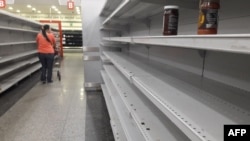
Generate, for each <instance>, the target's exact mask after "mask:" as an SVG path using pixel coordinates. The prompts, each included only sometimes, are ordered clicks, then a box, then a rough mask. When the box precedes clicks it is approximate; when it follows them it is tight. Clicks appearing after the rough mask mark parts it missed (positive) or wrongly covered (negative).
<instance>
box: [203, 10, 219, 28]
mask: <svg viewBox="0 0 250 141" xmlns="http://www.w3.org/2000/svg"><path fill="white" fill-rule="evenodd" d="M217 26H218V9H203V10H201V11H200V15H199V29H210V28H217Z"/></svg>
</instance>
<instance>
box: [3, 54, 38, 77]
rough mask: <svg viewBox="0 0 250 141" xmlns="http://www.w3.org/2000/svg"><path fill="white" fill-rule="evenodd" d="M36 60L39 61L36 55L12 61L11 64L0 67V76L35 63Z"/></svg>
mask: <svg viewBox="0 0 250 141" xmlns="http://www.w3.org/2000/svg"><path fill="white" fill-rule="evenodd" d="M38 61H39V59H38V57H33V58H31V59H29V60H24V61H20V62H17V63H14V64H12V65H9V66H7V67H4V68H3V69H2V68H1V69H0V77H2V76H4V75H7V74H9V73H12V72H13V71H16V70H18V69H20V68H23V67H25V66H29V65H31V64H34V63H37V62H38Z"/></svg>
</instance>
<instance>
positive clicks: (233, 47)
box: [101, 0, 250, 141]
mask: <svg viewBox="0 0 250 141" xmlns="http://www.w3.org/2000/svg"><path fill="white" fill-rule="evenodd" d="M112 2H114V1H112V0H109V1H108V2H107V5H106V6H105V8H104V10H103V12H102V16H105V17H106V18H105V19H104V20H103V23H102V25H101V27H105V26H106V27H108V28H109V29H114V28H115V27H116V26H124V28H122V30H121V33H120V34H115V33H116V32H117V31H116V30H108V29H107V30H108V31H109V33H108V34H106V36H105V37H104V38H103V41H102V42H103V43H105V44H106V45H102V48H103V52H102V54H103V55H104V56H105V57H106V58H108V59H109V60H110V61H111V62H112V64H114V66H107V65H105V64H104V65H103V66H104V67H103V68H104V71H105V72H106V74H107V75H108V77H109V79H111V82H112V83H113V85H114V86H113V87H115V88H113V87H112V88H113V89H116V90H117V93H118V94H120V97H121V98H123V99H128V98H124V97H123V95H122V92H124V91H126V92H127V95H140V97H139V99H136V98H135V101H136V102H135V101H134V102H135V103H137V102H139V103H140V101H142V99H143V98H142V96H143V97H144V98H145V99H144V100H145V101H144V104H146V105H150V104H151V106H148V107H146V106H145V107H144V108H145V109H146V108H152V107H153V108H155V109H157V110H159V111H160V112H159V113H161V114H164V118H165V119H169V120H170V121H171V122H172V123H173V124H174V126H175V127H176V129H178V132H177V131H176V132H175V133H176V134H178V133H179V134H184V135H185V136H186V137H187V139H176V140H178V141H183V140H192V141H221V140H223V135H224V134H223V131H224V130H223V127H224V125H225V124H233V125H239V124H250V104H249V100H250V91H249V87H248V86H249V84H250V75H249V73H248V72H249V70H250V67H249V64H248V62H247V60H249V59H250V57H249V53H250V41H249V38H250V34H249V33H248V32H247V31H249V29H250V26H248V25H246V24H244V23H247V22H249V21H250V20H249V19H250V16H249V15H248V14H246V13H249V11H250V10H249V8H247V7H245V6H243V5H249V2H248V1H244V2H242V3H241V4H238V3H236V2H235V1H233V0H228V1H227V2H224V1H221V6H222V8H221V11H220V12H221V13H222V14H221V15H220V18H221V21H220V22H219V24H220V26H219V28H218V29H219V32H218V33H219V34H218V35H193V34H195V33H196V30H197V17H198V12H199V11H198V6H199V4H198V2H199V1H197V0H186V1H181V0H168V1H161V0H141V1H139V0H138V1H137V0H124V1H120V3H119V4H118V3H113V4H112ZM165 5H178V6H179V7H180V9H179V12H180V17H179V18H180V20H179V29H181V31H182V32H180V35H177V36H161V35H162V15H163V13H164V10H163V7H164V6H165ZM230 5H231V6H230ZM109 6H110V7H109ZM115 6H116V7H117V8H115ZM232 6H233V7H232ZM241 7H242V8H241ZM232 9H233V10H232ZM241 11H247V12H246V13H244V12H241ZM220 12H219V14H220ZM195 14H196V15H195ZM238 23H240V26H238ZM244 26H245V27H244ZM194 28H195V31H194ZM191 30H192V31H191ZM193 31H194V32H193ZM230 32H232V33H230ZM104 33H105V32H104ZM190 33H192V34H190ZM181 34H183V35H181ZM112 44H113V45H112ZM119 44H126V46H127V47H123V46H121V45H119ZM113 47H118V48H121V52H108V51H107V50H109V51H112V49H113ZM175 55H176V56H175ZM193 56H194V57H193ZM103 58H104V57H103ZM230 63H231V64H230ZM237 67H239V68H237ZM241 73H242V74H241ZM118 74H119V75H118ZM120 74H122V75H124V76H121V75H120ZM125 82H126V83H125ZM104 83H105V85H106V88H107V89H108V88H109V86H108V85H107V84H106V83H107V82H106V81H105V80H104ZM108 83H110V82H108ZM131 89H133V90H135V89H136V90H135V91H131ZM138 90H139V91H138ZM123 99H122V100H123ZM146 99H147V100H148V101H147V100H146ZM122 102H123V103H121V104H124V103H125V105H126V102H127V101H126V100H123V101H122ZM130 102H131V101H129V102H128V103H130ZM114 106H117V105H114ZM127 109H129V106H128V108H127ZM124 110H125V109H124ZM159 113H150V112H149V113H148V115H146V116H145V115H144V117H148V116H149V117H150V116H152V117H161V116H160V115H161V114H159ZM118 118H119V117H118ZM131 120H132V121H133V120H134V119H133V118H131ZM150 122H152V123H154V120H150ZM168 129H169V130H170V129H172V128H168ZM159 134H160V135H158V136H159V137H160V136H164V135H165V134H167V133H166V132H164V133H159ZM149 136H150V135H149ZM168 136H169V135H168ZM150 137H152V138H151V139H152V140H157V139H158V138H155V137H154V136H150ZM144 140H146V139H144ZM159 140H160V139H159ZM163 140H164V139H163ZM165 140H166V139H165ZM169 140H174V139H169Z"/></svg>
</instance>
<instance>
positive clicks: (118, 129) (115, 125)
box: [101, 84, 126, 141]
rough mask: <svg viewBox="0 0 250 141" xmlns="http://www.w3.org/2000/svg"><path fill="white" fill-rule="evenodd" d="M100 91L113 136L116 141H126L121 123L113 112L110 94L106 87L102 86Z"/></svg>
mask: <svg viewBox="0 0 250 141" xmlns="http://www.w3.org/2000/svg"><path fill="white" fill-rule="evenodd" d="M101 87H102V91H103V94H104V99H105V102H106V105H107V108H108V112H109V116H110V125H111V128H112V131H113V135H114V138H115V140H116V141H126V136H125V134H124V131H123V129H122V126H121V122H120V120H119V118H117V117H118V115H117V112H116V111H115V108H114V105H113V103H112V101H111V97H110V94H109V92H108V90H107V87H106V86H105V85H104V84H102V86H101Z"/></svg>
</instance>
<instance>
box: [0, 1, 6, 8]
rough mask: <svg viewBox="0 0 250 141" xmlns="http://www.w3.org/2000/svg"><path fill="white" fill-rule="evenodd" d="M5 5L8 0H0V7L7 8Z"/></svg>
mask: <svg viewBox="0 0 250 141" xmlns="http://www.w3.org/2000/svg"><path fill="white" fill-rule="evenodd" d="M5 6H6V1H5V0H0V8H5Z"/></svg>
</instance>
